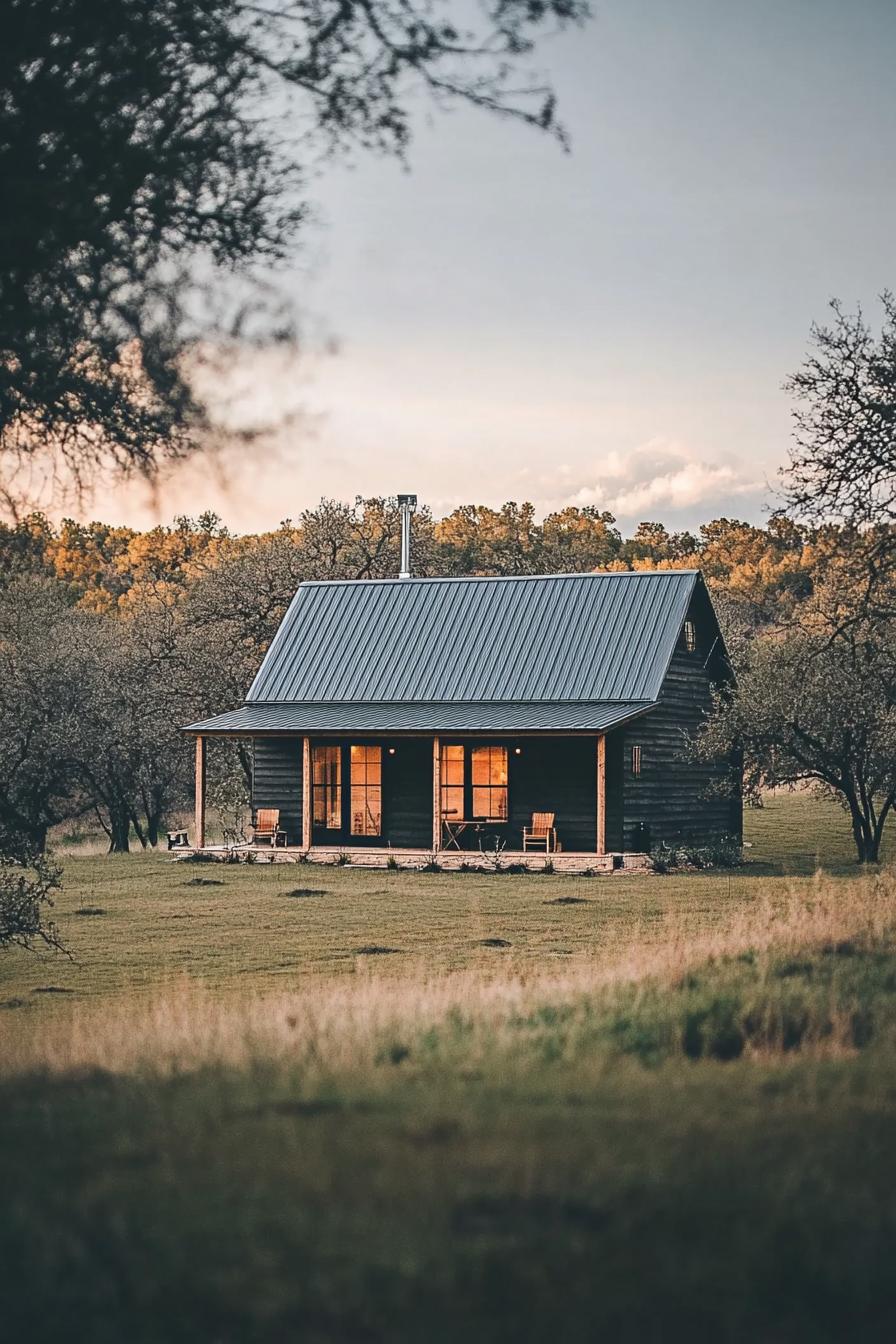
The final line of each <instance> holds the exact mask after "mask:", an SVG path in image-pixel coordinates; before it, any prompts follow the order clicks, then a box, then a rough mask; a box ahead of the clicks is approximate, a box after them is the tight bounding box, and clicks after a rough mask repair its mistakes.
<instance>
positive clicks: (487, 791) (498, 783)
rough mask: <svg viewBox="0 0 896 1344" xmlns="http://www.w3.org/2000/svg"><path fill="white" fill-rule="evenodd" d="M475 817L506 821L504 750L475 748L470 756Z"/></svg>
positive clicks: (505, 755) (505, 754)
mask: <svg viewBox="0 0 896 1344" xmlns="http://www.w3.org/2000/svg"><path fill="white" fill-rule="evenodd" d="M470 759H471V769H470V776H471V780H472V785H473V788H472V803H473V812H472V815H473V816H474V817H481V818H487V819H488V820H490V821H506V820H507V748H506V747H474V748H473V750H472V751H471V752H470Z"/></svg>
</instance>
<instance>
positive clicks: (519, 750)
mask: <svg viewBox="0 0 896 1344" xmlns="http://www.w3.org/2000/svg"><path fill="white" fill-rule="evenodd" d="M522 750H523V749H522V747H514V749H513V754H514V756H519V755H520V753H521V751H522Z"/></svg>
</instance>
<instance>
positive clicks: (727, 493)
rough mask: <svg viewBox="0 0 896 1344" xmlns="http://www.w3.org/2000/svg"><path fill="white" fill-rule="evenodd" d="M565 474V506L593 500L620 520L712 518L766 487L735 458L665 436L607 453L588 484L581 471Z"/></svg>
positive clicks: (754, 498)
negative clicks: (716, 510) (716, 509)
mask: <svg viewBox="0 0 896 1344" xmlns="http://www.w3.org/2000/svg"><path fill="white" fill-rule="evenodd" d="M563 475H564V476H565V477H566V479H565V481H564V486H565V487H566V488H565V489H564V490H563V498H562V503H563V504H575V505H579V506H583V505H586V504H593V505H596V506H597V507H598V508H601V509H609V510H610V512H611V513H613V514H615V515H616V517H617V518H619V519H622V520H638V521H640V520H641V519H643V518H646V517H648V516H651V515H656V514H664V513H673V514H675V515H680V514H684V513H689V512H690V511H692V510H698V511H699V512H700V513H701V514H702V515H703V516H704V517H708V516H710V514H711V513H712V511H713V506H714V505H716V506H717V505H719V504H721V503H722V502H725V503H726V504H729V505H730V503H731V501H736V500H737V499H739V498H742V499H743V501H744V503H745V504H749V505H751V506H754V505H755V504H756V502H757V500H758V499H759V497H760V496H762V495H763V494H764V493H765V490H766V486H765V481H764V480H763V478H762V477H761V476H760V475H759V474H758V473H757V472H756V471H751V470H747V469H745V468H744V467H743V466H742V465H741V464H740V463H739V462H738V461H737V460H736V459H733V458H727V459H725V458H723V459H721V460H717V461H707V460H706V459H705V458H703V457H701V456H700V455H699V454H698V453H696V452H695V451H693V450H692V449H689V448H688V447H687V446H686V445H684V444H682V443H679V442H678V441H676V440H670V439H665V438H653V439H650V440H648V441H647V442H646V443H643V444H640V445H639V446H638V447H636V448H633V449H631V450H629V451H628V452H619V451H614V452H611V453H608V454H607V455H606V456H605V457H603V458H602V459H601V461H600V463H599V464H598V465H597V466H596V468H595V470H594V479H593V480H592V481H590V482H587V483H585V482H581V475H580V474H579V481H580V483H576V482H575V480H574V479H572V477H573V473H571V472H569V471H568V469H567V471H566V472H564V473H563ZM555 485H556V481H555Z"/></svg>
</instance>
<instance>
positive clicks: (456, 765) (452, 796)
mask: <svg viewBox="0 0 896 1344" xmlns="http://www.w3.org/2000/svg"><path fill="white" fill-rule="evenodd" d="M441 757H442V765H441V772H442V816H443V817H447V818H448V819H449V820H451V819H452V818H454V817H457V818H460V817H462V816H463V815H464V749H463V747H442V752H441Z"/></svg>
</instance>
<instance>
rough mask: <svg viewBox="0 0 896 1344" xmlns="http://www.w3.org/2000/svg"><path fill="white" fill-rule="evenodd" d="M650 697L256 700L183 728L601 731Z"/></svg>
mask: <svg viewBox="0 0 896 1344" xmlns="http://www.w3.org/2000/svg"><path fill="white" fill-rule="evenodd" d="M655 703H656V702H655V701H653V700H534V701H520V702H514V701H503V700H502V701H459V700H447V701H441V702H437V701H421V700H413V701H410V700H407V701H396V702H393V703H383V702H365V701H343V702H335V701H328V702H311V701H294V702H291V703H285V704H284V703H283V702H282V701H281V702H279V703H276V704H274V703H267V704H266V703H262V702H258V701H254V702H252V703H251V704H247V705H243V706H242V707H241V708H240V709H234V710H231V711H230V712H229V713H226V714H217V715H215V717H214V718H211V719H201V720H199V722H197V723H190V724H187V725H186V726H185V728H184V729H183V731H184V732H186V733H197V734H201V735H203V736H205V735H208V736H216V735H219V736H222V737H255V736H267V735H269V734H280V733H282V734H284V735H296V734H310V733H368V734H369V733H417V734H420V733H577V732H578V733H602V732H606V731H608V730H609V729H610V728H615V727H617V726H618V725H619V724H621V723H625V722H626V720H628V719H633V718H635V717H636V716H637V715H639V714H643V713H645V712H646V711H647V710H650V709H652V708H653V706H654V704H655Z"/></svg>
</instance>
